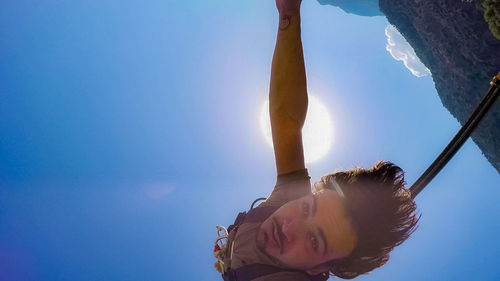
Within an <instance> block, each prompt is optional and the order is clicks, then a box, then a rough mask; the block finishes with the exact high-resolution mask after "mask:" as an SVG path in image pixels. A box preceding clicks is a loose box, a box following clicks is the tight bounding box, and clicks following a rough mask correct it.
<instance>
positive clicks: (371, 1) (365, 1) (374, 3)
mask: <svg viewBox="0 0 500 281" xmlns="http://www.w3.org/2000/svg"><path fill="white" fill-rule="evenodd" d="M378 1H379V0H355V1H353V0H318V2H319V3H320V4H321V5H331V6H336V7H339V8H340V9H342V10H344V11H345V12H347V13H349V14H355V15H359V16H368V17H372V16H383V14H382V12H380V9H379V7H378Z"/></svg>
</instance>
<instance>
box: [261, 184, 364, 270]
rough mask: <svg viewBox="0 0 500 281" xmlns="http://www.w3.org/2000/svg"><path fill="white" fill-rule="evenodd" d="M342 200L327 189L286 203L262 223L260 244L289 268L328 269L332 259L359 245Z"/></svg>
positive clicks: (347, 253)
mask: <svg viewBox="0 0 500 281" xmlns="http://www.w3.org/2000/svg"><path fill="white" fill-rule="evenodd" d="M341 200H342V198H341V197H340V196H339V195H338V194H337V192H335V191H332V190H328V189H327V190H322V191H320V192H318V193H315V194H310V195H307V196H304V197H301V198H299V199H297V200H294V201H290V202H288V203H286V204H285V205H283V206H281V207H280V208H279V209H278V210H276V211H275V212H274V213H273V214H272V215H271V216H270V217H269V218H268V219H267V220H265V221H264V222H263V223H262V225H261V227H260V229H259V232H258V234H257V244H258V245H259V247H260V248H261V249H262V250H263V251H265V252H266V253H267V254H268V255H270V256H272V257H274V258H276V259H277V260H279V261H280V262H281V263H283V264H284V265H285V266H287V267H290V268H294V269H300V270H310V273H316V272H323V271H325V270H326V269H328V265H327V263H328V262H329V261H331V260H334V259H338V258H342V257H345V256H347V255H349V254H350V253H351V251H352V250H353V248H354V246H355V244H356V232H355V230H354V228H353V227H352V225H351V222H350V220H349V218H348V216H347V215H346V213H345V211H344V207H343V206H342V202H341Z"/></svg>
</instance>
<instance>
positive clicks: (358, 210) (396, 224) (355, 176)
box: [316, 161, 420, 279]
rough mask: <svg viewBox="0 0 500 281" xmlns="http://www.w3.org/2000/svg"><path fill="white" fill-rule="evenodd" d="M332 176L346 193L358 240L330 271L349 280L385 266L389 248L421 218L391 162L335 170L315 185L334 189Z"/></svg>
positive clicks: (398, 241)
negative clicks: (347, 169) (319, 183)
mask: <svg viewBox="0 0 500 281" xmlns="http://www.w3.org/2000/svg"><path fill="white" fill-rule="evenodd" d="M332 179H335V181H336V182H337V183H338V184H339V186H340V187H341V189H342V191H343V193H344V195H345V197H344V198H343V203H344V207H345V208H346V210H347V213H348V214H349V216H350V219H351V222H352V223H353V226H354V228H355V229H356V233H357V235H358V241H357V244H356V246H355V247H354V250H353V251H352V252H351V253H350V254H349V255H348V256H347V257H344V258H341V259H337V260H334V261H332V262H331V265H330V272H331V274H333V275H335V276H338V277H340V278H344V279H352V278H355V277H357V276H358V275H360V274H364V273H369V272H371V271H372V270H374V269H375V268H377V267H380V266H382V265H384V264H385V263H386V262H387V260H388V259H389V253H390V252H391V251H392V249H393V248H394V247H396V246H398V245H400V244H401V243H403V242H404V241H405V240H406V239H407V238H408V237H409V236H410V235H411V234H412V233H413V232H414V231H415V229H416V227H417V223H418V220H419V218H420V217H419V216H417V213H416V205H415V202H414V201H413V199H412V198H411V196H410V192H409V191H408V190H407V189H406V188H405V181H404V172H403V170H402V169H401V168H399V167H398V166H396V165H394V164H393V163H391V162H382V161H379V162H377V163H376V164H375V165H373V167H371V168H369V169H363V168H355V169H352V170H349V171H341V172H334V173H332V174H329V175H326V176H323V177H322V178H321V181H322V182H323V185H319V187H318V188H319V189H322V188H329V189H333V190H335V188H334V186H333V184H332ZM316 191H319V190H316Z"/></svg>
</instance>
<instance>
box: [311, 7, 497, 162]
mask: <svg viewBox="0 0 500 281" xmlns="http://www.w3.org/2000/svg"><path fill="white" fill-rule="evenodd" d="M494 1H496V0H494ZM498 1H499V2H500V0H498ZM318 2H319V3H321V4H328V5H333V6H338V7H339V8H341V9H343V10H344V11H346V12H348V13H352V14H357V15H364V16H375V15H379V14H380V11H381V12H382V13H383V14H385V15H386V17H387V19H388V21H389V22H390V23H391V24H392V25H394V26H395V27H396V28H397V29H398V30H399V32H400V33H401V34H402V35H403V36H404V37H405V39H406V40H407V41H408V43H410V45H411V46H412V47H413V48H414V49H415V53H416V54H417V56H418V57H419V58H420V60H421V61H422V62H423V63H424V64H425V66H426V67H427V68H429V69H430V71H431V73H432V77H433V79H434V83H435V86H436V89H437V92H438V94H439V97H440V98H441V101H442V103H443V105H444V106H445V107H446V108H447V109H448V110H449V111H450V113H451V114H452V115H453V116H455V118H457V119H458V121H459V122H460V123H461V124H464V123H465V122H466V121H467V119H468V118H469V116H470V115H471V113H472V112H473V111H474V109H475V107H476V106H477V105H478V104H479V103H480V101H481V100H482V98H483V97H484V95H485V94H486V91H487V90H488V88H489V81H490V80H491V78H492V77H493V76H495V75H496V74H497V73H498V72H500V40H499V39H496V38H495V37H494V36H493V35H492V33H491V30H490V29H489V27H488V23H486V22H485V20H484V16H483V11H481V10H479V9H478V8H477V6H480V5H478V3H477V2H476V0H470V1H460V0H432V1H428V0H380V1H379V0H357V1H354V0H318ZM377 4H378V6H379V8H380V9H376V8H374V7H375V6H374V5H377ZM499 5H500V4H499ZM498 21H499V22H500V19H498ZM429 125H431V124H429ZM450 139H451V137H450ZM472 139H473V140H474V142H475V143H476V144H477V145H478V146H479V148H480V149H481V151H482V152H483V154H484V155H485V156H486V158H487V159H488V161H490V163H491V164H492V165H493V166H494V167H495V168H496V169H497V170H498V171H499V172H500V101H498V100H497V102H496V104H495V105H494V106H493V108H492V110H491V111H490V112H489V113H488V115H487V116H486V118H485V119H484V120H483V121H482V123H481V124H480V125H479V127H478V128H477V129H476V131H475V132H474V133H473V135H472Z"/></svg>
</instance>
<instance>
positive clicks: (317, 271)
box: [306, 263, 330, 276]
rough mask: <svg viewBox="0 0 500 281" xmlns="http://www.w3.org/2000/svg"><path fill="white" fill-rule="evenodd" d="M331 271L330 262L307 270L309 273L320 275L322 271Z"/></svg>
mask: <svg viewBox="0 0 500 281" xmlns="http://www.w3.org/2000/svg"><path fill="white" fill-rule="evenodd" d="M329 271H330V264H329V263H322V264H320V265H317V266H315V267H313V268H311V269H308V270H306V272H307V274H309V275H313V276H314V275H318V274H320V273H325V272H326V273H327V274H328V272H329Z"/></svg>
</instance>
